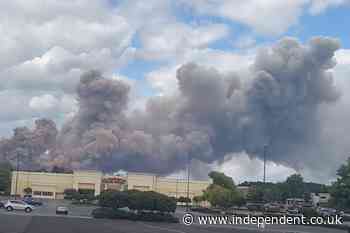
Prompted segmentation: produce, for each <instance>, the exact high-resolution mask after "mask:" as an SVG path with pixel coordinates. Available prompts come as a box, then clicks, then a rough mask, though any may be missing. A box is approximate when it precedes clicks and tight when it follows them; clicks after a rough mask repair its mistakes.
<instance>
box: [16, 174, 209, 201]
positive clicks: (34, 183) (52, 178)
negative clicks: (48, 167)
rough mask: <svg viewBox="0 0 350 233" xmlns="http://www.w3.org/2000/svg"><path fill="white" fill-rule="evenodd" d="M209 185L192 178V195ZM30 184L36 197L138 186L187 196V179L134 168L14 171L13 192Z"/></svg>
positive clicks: (136, 187) (196, 194)
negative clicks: (106, 172) (116, 171)
mask: <svg viewBox="0 0 350 233" xmlns="http://www.w3.org/2000/svg"><path fill="white" fill-rule="evenodd" d="M209 185H210V181H198V180H190V182H189V196H190V198H193V197H194V196H199V195H202V193H203V191H204V190H205V189H206V188H207V187H208V186H209ZM26 188H31V189H32V196H33V197H34V198H46V199H63V198H64V190H66V189H75V190H89V191H92V192H93V193H94V194H95V195H99V194H100V193H101V191H102V190H106V189H116V190H125V189H129V190H130V189H136V190H140V191H155V192H159V193H163V194H165V195H168V196H172V197H181V196H183V197H186V196H187V180H184V179H173V178H165V177H160V176H157V175H155V174H149V173H134V172H128V173H127V175H126V176H114V175H104V174H102V173H101V172H98V171H74V172H73V173H72V174H62V173H47V172H25V171H19V172H16V171H14V172H13V173H12V185H11V195H20V196H23V195H24V194H25V193H24V189H26Z"/></svg>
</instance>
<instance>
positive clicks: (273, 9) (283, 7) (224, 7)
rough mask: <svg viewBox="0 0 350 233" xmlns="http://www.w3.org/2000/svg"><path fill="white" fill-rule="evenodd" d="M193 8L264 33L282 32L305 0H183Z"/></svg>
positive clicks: (293, 19)
mask: <svg viewBox="0 0 350 233" xmlns="http://www.w3.org/2000/svg"><path fill="white" fill-rule="evenodd" d="M182 2H183V3H184V4H187V5H190V6H191V7H192V8H193V9H195V11H196V12H198V13H199V14H204V15H214V16H218V17H223V18H227V19H230V20H232V21H235V22H239V23H242V24H245V25H247V26H249V27H251V28H252V29H253V30H254V31H256V32H258V33H262V34H267V35H271V34H272V35H276V34H281V33H283V32H285V31H286V30H287V29H288V28H290V27H291V26H293V25H295V24H297V23H298V19H299V17H300V15H301V14H302V11H303V7H304V6H305V4H306V3H307V2H308V0H283V1H281V0H247V1H232V0H183V1H182Z"/></svg>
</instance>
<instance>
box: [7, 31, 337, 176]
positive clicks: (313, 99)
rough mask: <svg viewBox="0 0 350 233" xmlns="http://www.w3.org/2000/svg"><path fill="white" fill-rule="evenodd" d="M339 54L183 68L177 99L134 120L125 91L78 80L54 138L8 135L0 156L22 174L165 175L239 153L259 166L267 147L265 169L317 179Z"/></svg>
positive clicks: (285, 43) (324, 46)
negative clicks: (70, 108) (240, 69)
mask: <svg viewBox="0 0 350 233" xmlns="http://www.w3.org/2000/svg"><path fill="white" fill-rule="evenodd" d="M339 48H340V45H339V42H338V41H337V40H335V39H331V38H324V37H317V38H313V39H311V40H310V41H309V42H307V43H306V44H300V43H299V42H298V41H297V40H295V39H293V38H285V39H282V40H281V41H279V42H277V43H276V44H275V45H273V46H271V47H270V48H265V49H262V50H260V52H259V53H258V54H257V56H256V59H255V62H254V64H253V66H252V67H251V70H250V73H249V75H248V76H246V75H242V74H240V73H235V74H232V73H220V72H219V71H218V70H216V69H215V67H214V68H209V67H204V66H200V65H196V64H194V63H189V64H185V65H183V66H181V67H180V68H179V69H178V70H177V81H178V93H176V94H171V95H170V94H169V95H166V96H156V97H152V98H150V99H149V101H148V102H147V103H146V106H145V110H144V111H142V110H135V111H134V112H129V111H128V101H129V92H130V86H129V85H128V84H126V83H125V82H123V81H120V80H113V79H108V78H104V77H103V76H102V74H101V73H100V72H98V71H94V70H92V71H88V72H86V73H85V74H83V75H82V77H81V80H80V83H79V84H78V87H77V99H78V102H79V110H78V112H77V113H76V115H75V116H74V117H73V119H71V120H69V121H68V122H66V123H65V124H64V126H63V127H62V129H61V130H60V131H58V130H57V129H56V126H55V124H54V123H53V122H52V121H50V120H39V121H38V122H37V124H36V127H35V128H34V129H33V130H29V129H27V128H18V129H16V130H15V131H14V132H15V133H14V136H13V137H12V138H10V139H4V140H1V142H0V150H1V152H2V153H1V154H0V156H2V159H9V160H12V158H13V155H14V154H16V153H17V152H16V151H15V150H16V148H23V150H25V153H26V158H27V159H26V160H25V161H30V162H26V163H25V164H26V165H25V166H28V167H37V166H40V167H53V166H61V167H67V168H70V169H77V168H94V169H101V170H104V171H116V170H118V169H125V170H132V171H148V172H157V173H161V174H170V173H173V172H176V171H178V170H181V169H183V168H185V166H186V164H187V161H188V157H189V158H190V159H191V160H197V161H201V162H204V163H213V162H218V163H220V162H223V161H224V160H225V157H226V156H227V155H228V154H234V153H239V152H246V153H247V154H248V155H249V156H251V157H258V158H262V155H263V153H262V152H263V148H264V145H267V146H268V155H269V156H268V160H270V161H273V162H275V163H278V164H283V165H285V166H288V167H292V168H294V169H297V170H298V169H303V168H304V167H316V168H315V169H317V166H315V163H317V164H323V162H324V161H328V160H329V158H330V157H332V154H325V153H324V151H325V148H324V144H323V142H324V141H325V140H326V139H325V138H323V134H322V133H321V131H322V121H321V120H320V115H322V114H323V113H322V107H321V106H322V105H325V104H326V105H328V104H329V105H332V104H334V103H335V102H336V101H337V100H338V99H339V97H340V93H339V91H338V89H337V88H336V86H335V84H334V82H333V77H332V73H331V72H329V71H330V69H332V68H333V67H334V66H335V64H336V63H335V59H334V54H335V51H336V50H337V49H339ZM234 65H235V64H232V66H234ZM91 68H93V67H91ZM328 136H329V137H332V135H328ZM336 149H338V148H336ZM331 152H332V153H337V150H334V151H331Z"/></svg>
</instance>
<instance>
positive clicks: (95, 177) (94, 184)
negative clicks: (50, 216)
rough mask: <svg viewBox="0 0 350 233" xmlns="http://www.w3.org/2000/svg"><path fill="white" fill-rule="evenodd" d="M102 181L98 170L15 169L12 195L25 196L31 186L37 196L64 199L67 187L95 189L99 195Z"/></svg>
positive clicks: (33, 193) (34, 195)
mask: <svg viewBox="0 0 350 233" xmlns="http://www.w3.org/2000/svg"><path fill="white" fill-rule="evenodd" d="M101 181H102V173H101V172H97V171H75V172H73V173H72V174H62V173H47V172H24V171H19V172H16V171H14V172H13V173H12V183H11V195H20V196H23V195H24V194H25V193H24V189H25V188H31V189H32V195H33V197H35V198H46V199H63V197H64V196H63V193H64V190H66V189H75V190H79V189H80V190H93V191H94V194H95V195H99V194H100V192H101Z"/></svg>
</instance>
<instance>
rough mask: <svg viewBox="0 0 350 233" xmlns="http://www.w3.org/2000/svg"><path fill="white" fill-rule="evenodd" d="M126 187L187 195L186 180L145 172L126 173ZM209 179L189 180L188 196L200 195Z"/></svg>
mask: <svg viewBox="0 0 350 233" xmlns="http://www.w3.org/2000/svg"><path fill="white" fill-rule="evenodd" d="M127 183H128V189H136V190H140V191H155V192H159V193H162V194H165V195H168V196H171V197H176V198H178V197H181V196H182V197H187V180H184V179H173V178H165V177H159V176H156V175H153V174H146V173H130V172H129V173H128V176H127ZM210 184H211V182H210V181H197V180H190V182H189V197H190V198H193V197H194V196H200V195H202V194H203V191H204V190H205V189H206V188H207V187H208V186H209V185H210Z"/></svg>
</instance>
